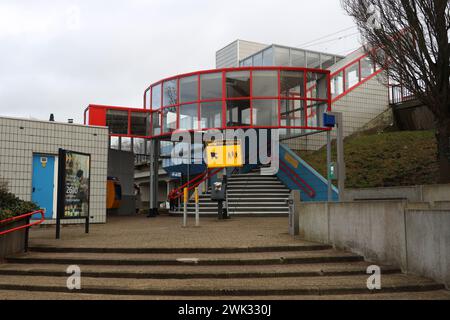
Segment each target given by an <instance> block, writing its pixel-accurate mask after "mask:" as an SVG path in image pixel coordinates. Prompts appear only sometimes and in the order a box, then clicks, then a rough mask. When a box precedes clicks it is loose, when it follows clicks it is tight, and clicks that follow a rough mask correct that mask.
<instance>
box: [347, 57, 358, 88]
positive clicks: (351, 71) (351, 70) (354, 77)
mask: <svg viewBox="0 0 450 320" xmlns="http://www.w3.org/2000/svg"><path fill="white" fill-rule="evenodd" d="M358 82H359V64H358V63H355V64H353V65H352V66H350V67H348V68H347V69H345V89H346V90H348V89H349V88H351V87H353V86H354V85H356V84H357V83H358Z"/></svg>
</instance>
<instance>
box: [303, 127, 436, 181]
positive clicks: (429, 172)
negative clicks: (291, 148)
mask: <svg viewBox="0 0 450 320" xmlns="http://www.w3.org/2000/svg"><path fill="white" fill-rule="evenodd" d="M436 154H437V146H436V140H435V135H434V131H401V132H387V133H380V134H370V133H362V134H359V135H356V136H351V137H348V138H347V139H346V140H345V161H346V168H347V182H346V186H347V187H348V188H369V187H390V186H408V185H420V184H433V183H437V182H438V177H439V173H438V164H437V161H436ZM299 155H300V156H301V157H303V159H305V161H307V162H308V163H310V164H311V165H312V166H313V167H314V168H315V169H316V170H318V171H319V172H320V173H321V174H322V175H324V176H326V147H324V148H322V149H321V150H319V151H316V152H313V153H308V154H304V153H303V152H299ZM333 159H336V151H335V148H334V145H333Z"/></svg>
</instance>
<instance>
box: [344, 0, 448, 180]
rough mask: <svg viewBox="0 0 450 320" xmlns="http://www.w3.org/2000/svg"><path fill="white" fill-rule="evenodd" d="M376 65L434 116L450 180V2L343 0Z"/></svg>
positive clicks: (444, 171)
mask: <svg viewBox="0 0 450 320" xmlns="http://www.w3.org/2000/svg"><path fill="white" fill-rule="evenodd" d="M341 1H342V5H343V7H344V10H345V11H346V12H347V13H348V14H349V15H350V16H352V17H353V18H354V20H355V21H356V24H357V26H358V28H359V30H360V32H361V35H362V37H363V41H364V42H365V43H366V46H365V50H366V51H367V52H368V53H369V54H370V55H371V56H372V58H373V59H374V60H375V62H376V63H378V64H379V65H381V66H383V67H386V68H387V69H388V70H389V76H390V79H392V80H393V81H394V82H396V83H399V84H401V85H402V86H403V87H404V88H406V89H407V90H409V91H410V92H411V93H412V94H414V95H415V96H416V97H417V99H419V100H420V101H421V102H422V103H423V104H424V105H426V106H427V107H428V108H429V109H430V111H431V112H432V113H433V114H434V115H435V118H436V138H437V142H438V159H439V166H440V180H441V182H443V183H448V182H450V82H449V77H450V43H449V33H450V3H449V2H448V0H341Z"/></svg>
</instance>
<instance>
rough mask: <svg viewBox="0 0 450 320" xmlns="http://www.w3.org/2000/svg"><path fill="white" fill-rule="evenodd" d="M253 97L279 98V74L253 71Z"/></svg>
mask: <svg viewBox="0 0 450 320" xmlns="http://www.w3.org/2000/svg"><path fill="white" fill-rule="evenodd" d="M252 95H253V97H278V72H277V71H269V70H267V71H253V92H252Z"/></svg>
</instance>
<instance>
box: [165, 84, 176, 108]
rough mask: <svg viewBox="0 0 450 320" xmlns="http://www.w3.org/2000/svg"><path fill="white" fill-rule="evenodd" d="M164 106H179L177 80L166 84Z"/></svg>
mask: <svg viewBox="0 0 450 320" xmlns="http://www.w3.org/2000/svg"><path fill="white" fill-rule="evenodd" d="M163 87H164V95H163V106H165V107H166V106H172V105H175V104H177V80H171V81H166V82H164V85H163Z"/></svg>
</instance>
